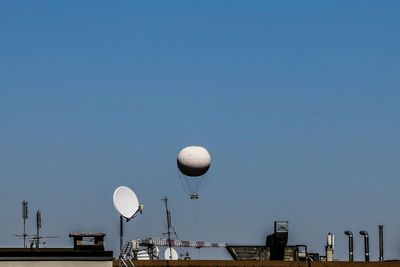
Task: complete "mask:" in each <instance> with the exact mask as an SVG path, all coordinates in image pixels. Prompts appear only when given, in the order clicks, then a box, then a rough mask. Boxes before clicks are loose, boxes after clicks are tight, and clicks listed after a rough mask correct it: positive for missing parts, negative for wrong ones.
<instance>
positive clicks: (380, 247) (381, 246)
mask: <svg viewBox="0 0 400 267" xmlns="http://www.w3.org/2000/svg"><path fill="white" fill-rule="evenodd" d="M379 261H383V225H379Z"/></svg>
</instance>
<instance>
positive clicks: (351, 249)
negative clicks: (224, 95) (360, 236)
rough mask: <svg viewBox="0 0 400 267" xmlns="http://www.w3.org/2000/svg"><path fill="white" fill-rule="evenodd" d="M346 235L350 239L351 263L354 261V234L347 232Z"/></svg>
mask: <svg viewBox="0 0 400 267" xmlns="http://www.w3.org/2000/svg"><path fill="white" fill-rule="evenodd" d="M344 234H345V235H347V236H348V237H349V261H353V259H354V258H353V233H352V232H351V231H345V232H344Z"/></svg>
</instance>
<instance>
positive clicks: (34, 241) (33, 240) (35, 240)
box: [15, 200, 58, 248]
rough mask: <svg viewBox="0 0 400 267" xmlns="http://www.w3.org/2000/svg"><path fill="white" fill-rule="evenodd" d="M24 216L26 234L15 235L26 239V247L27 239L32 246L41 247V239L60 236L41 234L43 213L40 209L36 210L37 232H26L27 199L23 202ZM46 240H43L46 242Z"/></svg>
mask: <svg viewBox="0 0 400 267" xmlns="http://www.w3.org/2000/svg"><path fill="white" fill-rule="evenodd" d="M22 217H23V219H24V234H22V235H15V236H17V237H18V238H22V239H23V240H24V248H26V247H27V246H26V241H27V240H28V241H29V242H30V247H31V248H39V247H40V240H42V239H48V238H58V236H41V235H40V229H41V228H42V213H41V212H40V210H37V211H36V234H34V235H29V234H26V232H25V220H26V219H27V218H28V202H26V201H25V200H24V201H23V202H22ZM45 243H46V242H43V244H45Z"/></svg>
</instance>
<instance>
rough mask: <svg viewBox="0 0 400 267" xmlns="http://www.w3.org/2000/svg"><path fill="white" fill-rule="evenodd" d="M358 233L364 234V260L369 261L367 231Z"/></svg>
mask: <svg viewBox="0 0 400 267" xmlns="http://www.w3.org/2000/svg"><path fill="white" fill-rule="evenodd" d="M360 235H362V236H364V253H365V261H369V236H368V232H367V231H360Z"/></svg>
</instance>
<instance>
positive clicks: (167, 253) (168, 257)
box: [164, 248, 179, 260]
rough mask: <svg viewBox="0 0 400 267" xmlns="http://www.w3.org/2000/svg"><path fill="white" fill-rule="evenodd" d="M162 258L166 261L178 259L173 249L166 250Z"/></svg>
mask: <svg viewBox="0 0 400 267" xmlns="http://www.w3.org/2000/svg"><path fill="white" fill-rule="evenodd" d="M164 258H165V259H166V260H177V259H179V257H178V252H176V250H175V249H173V248H167V249H166V250H165V252H164Z"/></svg>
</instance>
